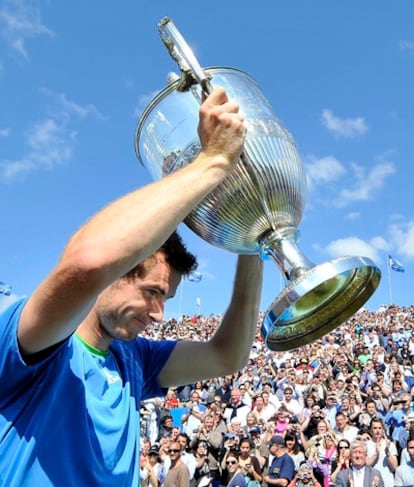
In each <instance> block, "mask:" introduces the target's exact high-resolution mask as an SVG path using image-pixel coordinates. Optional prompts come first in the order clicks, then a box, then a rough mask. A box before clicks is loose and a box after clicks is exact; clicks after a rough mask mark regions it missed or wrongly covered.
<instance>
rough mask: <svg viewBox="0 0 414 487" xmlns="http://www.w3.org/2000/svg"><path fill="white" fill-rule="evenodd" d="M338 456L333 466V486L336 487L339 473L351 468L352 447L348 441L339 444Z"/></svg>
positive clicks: (341, 441) (340, 441) (344, 440)
mask: <svg viewBox="0 0 414 487" xmlns="http://www.w3.org/2000/svg"><path fill="white" fill-rule="evenodd" d="M337 448H338V455H337V458H336V461H335V462H334V463H333V464H332V471H331V479H330V480H331V484H332V485H335V483H336V477H337V475H338V473H339V472H342V471H343V470H346V469H348V468H349V467H350V454H351V446H350V443H349V441H348V440H346V439H342V440H339V442H338V447H337Z"/></svg>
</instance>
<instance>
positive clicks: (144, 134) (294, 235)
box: [134, 54, 381, 351]
mask: <svg viewBox="0 0 414 487" xmlns="http://www.w3.org/2000/svg"><path fill="white" fill-rule="evenodd" d="M175 55H176V54H175ZM174 58H175V57H174ZM203 75H205V76H206V79H208V82H209V83H211V86H221V87H223V88H224V89H225V90H226V92H227V95H228V97H229V99H233V100H236V101H237V102H238V103H239V105H240V112H241V113H242V114H243V116H244V119H245V124H246V127H247V135H246V139H245V143H244V149H243V154H242V156H241V158H240V161H239V162H238V164H237V165H236V167H235V169H234V170H233V171H232V173H231V174H230V175H229V176H228V177H227V178H226V179H225V180H224V181H223V182H222V183H221V184H220V185H219V186H218V187H217V188H216V189H215V190H213V191H212V192H211V193H210V194H209V195H208V196H207V197H206V198H205V199H204V200H203V201H202V202H201V203H200V204H199V205H198V206H197V207H196V208H194V209H193V210H192V211H191V212H190V213H189V214H188V216H187V217H186V219H185V223H186V225H187V226H188V227H189V228H190V229H191V230H193V231H194V232H195V233H196V234H197V235H199V236H200V237H201V238H203V239H204V240H205V241H207V242H209V243H210V244H212V245H214V246H216V247H219V248H222V249H225V250H228V251H230V252H234V253H238V254H258V255H260V256H261V257H262V258H263V259H271V260H273V261H274V262H275V263H276V265H277V266H278V268H279V270H280V271H281V273H282V275H283V277H284V279H285V288H284V289H283V290H282V292H281V293H280V294H279V295H278V296H277V297H276V298H275V300H274V301H273V303H272V304H271V305H270V307H269V308H268V310H267V311H266V313H265V317H264V320H263V323H262V325H261V332H262V335H263V338H264V340H265V343H266V345H267V346H268V348H270V349H271V350H279V351H283V350H290V349H294V348H297V347H299V346H302V345H305V344H307V343H310V342H312V341H314V340H316V339H318V338H320V337H322V336H323V335H325V334H326V333H328V332H329V331H331V330H332V329H334V328H335V327H337V326H338V325H340V324H341V323H343V322H344V321H346V320H347V319H348V318H349V317H350V316H352V315H353V314H354V313H355V312H356V311H357V310H358V309H359V308H360V307H361V306H362V305H363V304H364V303H365V302H366V301H367V300H368V299H369V297H370V296H371V295H372V293H373V292H374V291H375V289H376V288H377V286H378V284H379V281H380V276H381V274H380V270H379V269H378V268H377V266H376V265H375V264H374V263H373V262H372V261H371V260H370V259H368V258H366V257H358V256H346V257H340V258H337V259H333V260H331V261H329V262H326V263H324V264H320V265H314V264H313V263H312V262H311V261H310V260H309V259H308V258H307V257H306V256H305V255H304V254H303V253H302V251H301V250H300V248H299V246H298V234H299V232H298V226H299V223H300V221H301V218H302V214H303V208H304V198H305V194H306V176H305V172H304V169H303V165H302V163H301V160H300V157H299V154H298V150H297V147H296V144H295V141H294V139H293V137H292V135H291V134H290V133H289V131H288V130H287V129H286V128H285V127H284V126H283V124H282V123H281V122H280V121H279V120H278V119H277V117H276V116H275V114H274V113H273V110H272V107H271V106H270V104H269V102H268V100H267V99H266V98H265V96H264V95H263V93H262V91H261V89H260V88H259V86H258V84H257V83H256V81H255V80H254V79H253V78H252V77H251V76H250V75H249V74H247V73H245V72H243V71H240V70H238V69H235V68H229V67H211V68H205V69H204V71H203ZM182 81H183V80H182V78H181V79H177V77H176V78H175V79H174V80H171V81H170V82H169V84H168V85H167V87H166V88H164V89H163V90H162V91H161V92H160V93H159V94H158V95H157V96H155V98H154V99H153V100H152V101H151V102H150V103H149V105H148V106H147V108H146V109H145V111H144V112H143V114H142V116H141V117H140V119H139V121H138V125H137V129H136V133H135V138H134V142H135V152H136V155H137V158H138V159H139V161H140V162H141V163H142V164H143V165H144V167H145V168H146V169H147V170H148V171H149V172H150V174H151V175H152V177H153V179H155V180H158V179H160V178H163V177H165V176H167V175H168V174H170V173H172V172H174V171H177V170H178V169H180V168H181V167H183V166H185V165H187V164H190V163H191V162H192V161H193V160H194V158H195V157H196V156H197V155H198V153H199V152H200V150H201V146H200V141H199V138H198V134H197V126H198V113H199V108H200V100H201V98H202V91H205V90H203V86H202V83H190V85H189V86H188V87H187V88H186V89H183V87H182Z"/></svg>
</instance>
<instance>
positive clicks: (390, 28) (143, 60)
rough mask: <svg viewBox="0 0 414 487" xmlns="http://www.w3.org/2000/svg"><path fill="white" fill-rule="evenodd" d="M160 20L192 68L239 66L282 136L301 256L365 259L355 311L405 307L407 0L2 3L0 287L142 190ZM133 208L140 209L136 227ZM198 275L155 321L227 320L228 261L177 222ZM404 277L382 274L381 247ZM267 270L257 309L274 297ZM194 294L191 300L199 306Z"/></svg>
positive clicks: (409, 227) (29, 273)
mask: <svg viewBox="0 0 414 487" xmlns="http://www.w3.org/2000/svg"><path fill="white" fill-rule="evenodd" d="M164 16H169V17H171V18H172V20H173V21H174V23H175V24H176V26H177V27H178V29H179V30H180V31H181V33H182V34H183V36H184V37H185V38H186V40H187V42H188V43H189V44H190V45H191V46H192V48H193V50H194V52H195V54H196V56H197V58H198V60H199V62H200V64H201V65H202V66H204V67H207V66H231V67H235V68H238V69H241V70H244V71H246V72H248V73H249V74H250V75H251V76H253V77H254V78H255V79H256V80H257V81H258V83H259V85H260V86H261V88H262V90H263V92H264V94H265V96H266V97H267V98H268V100H269V101H270V103H271V105H272V106H273V108H274V111H275V113H276V114H277V116H278V117H279V118H280V119H281V121H282V122H283V123H284V125H285V126H286V127H287V128H288V129H289V130H290V132H291V133H292V135H293V136H294V138H295V140H296V142H297V145H298V149H299V152H300V154H301V158H302V161H303V164H304V166H305V169H306V173H307V177H308V186H309V187H308V193H307V196H306V207H305V212H304V216H303V220H302V223H301V225H300V231H301V235H302V238H301V248H302V250H303V251H304V252H305V254H306V255H307V256H308V257H309V258H310V259H311V260H312V261H313V262H315V263H322V262H325V261H327V260H329V259H331V258H333V257H337V256H340V255H364V256H368V257H371V258H372V259H373V260H374V261H375V262H376V263H377V265H378V266H379V267H380V268H381V270H382V272H383V279H382V282H381V284H380V287H379V289H378V290H377V292H376V293H375V294H374V296H373V297H372V298H371V299H370V301H369V302H368V304H367V306H368V307H369V308H370V309H376V308H378V307H379V306H380V305H382V304H384V303H385V304H388V303H389V302H390V299H391V297H392V300H393V301H394V302H395V303H397V304H399V305H409V304H412V303H413V297H412V287H413V276H414V205H413V203H414V196H413V189H412V186H413V170H412V153H413V135H412V133H413V128H414V110H413V102H414V95H413V88H412V87H413V86H414V3H413V2H411V1H409V0H405V1H404V0H402V1H400V2H398V3H395V4H393V5H392V6H391V4H390V3H389V2H385V1H378V0H375V1H374V0H367V1H364V2H360V1H355V0H350V1H348V2H331V1H319V0H315V1H313V2H307V1H304V0H303V1H297V0H292V1H289V2H286V1H284V2H282V1H277V0H268V1H257V2H241V1H240V0H239V1H233V0H230V1H220V2H218V1H216V0H210V1H209V2H194V1H191V2H190V1H187V0H184V1H180V2H167V1H157V0H153V1H151V2H150V1H147V0H143V1H140V2H138V1H131V0H125V1H121V2H113V1H112V2H109V1H102V0H101V1H99V2H98V1H97V0H88V1H84V0H82V1H81V0H72V1H71V2H56V1H51V0H50V1H25V0H20V1H16V0H3V1H2V2H1V3H0V207H1V211H2V227H1V234H0V235H1V238H0V255H1V261H0V280H3V281H6V282H8V283H10V284H11V285H12V286H13V289H14V291H15V292H16V293H18V294H29V293H31V292H32V291H33V289H34V288H35V287H36V285H37V284H38V283H39V282H40V281H41V279H43V278H44V276H45V275H46V274H47V273H48V272H49V271H50V270H51V269H52V267H53V266H54V264H55V263H56V261H57V259H58V257H59V255H60V253H61V250H62V248H63V246H64V245H65V243H66V241H67V239H68V237H69V236H70V235H71V234H72V233H73V232H74V231H75V230H76V229H77V228H78V227H79V226H80V225H81V224H82V223H83V222H85V221H86V219H87V218H88V217H89V216H90V215H92V214H93V213H95V212H96V211H98V210H99V209H100V208H102V207H103V206H104V205H105V204H107V203H108V202H110V201H111V200H113V199H115V198H117V197H119V196H121V195H122V194H124V193H126V192H129V191H131V190H133V189H134V188H136V187H140V186H142V185H144V184H146V183H148V182H149V181H150V177H149V175H148V174H147V172H146V171H145V170H144V169H143V168H142V167H141V166H140V164H139V162H138V161H137V159H136V157H135V153H134V147H133V135H134V130H135V127H136V124H137V121H138V118H139V116H140V114H141V113H142V111H143V109H144V108H145V106H146V105H147V103H148V101H149V100H150V99H151V97H152V96H153V95H154V94H155V93H156V92H157V91H158V90H160V89H162V88H164V86H165V84H166V76H167V74H168V72H169V71H171V70H175V69H176V65H175V63H174V62H173V61H172V60H171V58H170V57H169V55H168V53H167V51H166V50H165V48H164V45H163V44H162V42H161V40H160V38H159V36H158V31H157V23H158V21H159V20H160V19H162V18H163V17H164ZM138 217H139V215H137V218H138ZM180 230H181V233H182V235H183V237H184V238H185V240H186V241H187V243H188V246H189V247H190V249H191V250H193V251H194V252H195V253H196V254H197V255H198V257H199V261H200V271H201V272H202V274H203V279H202V281H201V282H200V283H197V284H196V283H191V282H188V281H187V282H185V283H184V285H183V286H182V288H181V289H180V290H179V292H178V296H177V299H175V300H174V301H173V302H171V303H169V304H168V308H167V316H171V315H176V314H179V313H188V314H193V313H196V312H198V311H201V312H202V313H204V314H209V313H220V312H223V311H224V309H225V307H226V304H227V301H228V298H229V294H230V288H231V283H232V277H233V268H234V264H235V256H234V255H233V254H230V253H228V252H225V251H223V250H218V249H215V248H213V247H212V246H211V245H209V244H207V243H205V242H204V241H202V240H201V239H200V238H199V237H197V236H196V235H194V234H193V233H192V232H191V231H189V230H188V229H187V228H186V227H184V226H183V227H182V228H181V229H180ZM388 251H389V252H390V253H391V254H392V255H393V257H395V258H397V259H398V260H399V261H400V262H401V263H403V265H404V266H405V270H406V272H405V273H396V272H391V273H390V279H389V276H388V274H389V273H388V272H387V260H386V256H387V252H388ZM280 285H281V283H280V277H279V271H278V269H277V268H276V266H275V265H274V264H273V263H271V262H267V263H266V268H265V285H264V291H263V297H262V306H261V308H262V309H263V310H265V309H266V308H267V307H268V306H269V305H270V303H271V301H272V300H273V298H274V297H275V296H276V295H277V294H278V292H279V290H280ZM197 298H199V303H200V305H199V306H198V305H197Z"/></svg>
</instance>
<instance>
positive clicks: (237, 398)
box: [224, 387, 250, 426]
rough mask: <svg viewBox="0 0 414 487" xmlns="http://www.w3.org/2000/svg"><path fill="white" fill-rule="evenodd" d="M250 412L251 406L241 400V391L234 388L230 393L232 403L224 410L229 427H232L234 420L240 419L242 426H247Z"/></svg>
mask: <svg viewBox="0 0 414 487" xmlns="http://www.w3.org/2000/svg"><path fill="white" fill-rule="evenodd" d="M249 412H250V408H249V406H247V405H246V404H244V402H243V401H242V400H241V393H240V390H239V389H237V388H236V387H234V388H233V389H232V390H231V393H230V402H229V404H228V405H227V407H226V408H225V410H224V419H225V420H226V423H227V426H229V425H230V423H231V420H232V419H233V418H238V419H239V420H240V423H241V426H246V416H247V415H248V413H249Z"/></svg>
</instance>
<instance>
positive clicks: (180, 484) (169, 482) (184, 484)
mask: <svg viewBox="0 0 414 487" xmlns="http://www.w3.org/2000/svg"><path fill="white" fill-rule="evenodd" d="M168 458H169V459H170V462H171V463H170V465H169V467H168V470H167V475H166V476H165V480H164V483H163V487H190V476H189V473H188V467H187V465H186V464H185V463H184V462H183V460H182V457H181V447H180V444H179V443H178V441H172V442H171V443H170V444H169V445H168Z"/></svg>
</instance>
